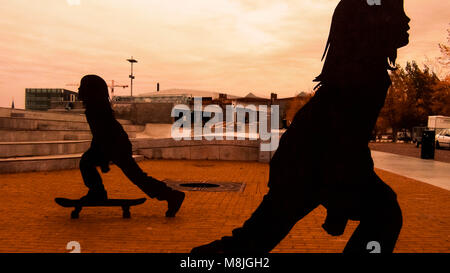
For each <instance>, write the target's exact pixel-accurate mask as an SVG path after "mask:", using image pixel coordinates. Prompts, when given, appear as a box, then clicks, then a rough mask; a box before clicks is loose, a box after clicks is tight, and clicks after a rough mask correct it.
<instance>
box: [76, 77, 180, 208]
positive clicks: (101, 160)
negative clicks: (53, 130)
mask: <svg viewBox="0 0 450 273" xmlns="http://www.w3.org/2000/svg"><path fill="white" fill-rule="evenodd" d="M78 95H79V98H80V100H82V101H83V104H84V105H85V106H86V119H87V121H88V123H89V127H90V128H91V132H92V143H91V147H90V148H89V150H88V151H86V152H85V153H84V154H83V156H82V157H81V161H80V171H81V174H82V177H83V180H84V183H85V185H86V186H87V187H88V188H89V192H88V193H87V195H86V196H84V197H82V198H81V199H82V200H89V201H90V200H105V199H107V193H106V191H105V188H104V186H103V183H102V178H101V177H100V174H99V173H98V171H97V168H96V167H97V166H100V167H101V170H102V172H103V173H106V172H108V171H109V163H110V162H111V161H112V162H113V163H114V164H116V165H117V166H118V167H119V168H120V169H122V171H123V173H124V174H125V175H126V176H127V177H128V178H129V179H130V180H131V181H132V182H133V183H134V184H135V185H136V186H138V187H139V188H140V189H141V190H142V191H143V192H145V193H146V194H147V195H148V196H149V197H151V198H156V199H158V200H166V201H167V203H168V210H167V212H166V216H167V217H174V216H175V214H176V213H177V211H178V210H179V209H180V207H181V204H182V203H183V200H184V197H185V194H184V193H183V192H180V191H176V190H173V189H171V188H170V187H168V186H167V185H166V184H165V183H163V182H161V181H158V180H156V179H155V178H153V177H151V176H147V174H146V173H144V172H143V171H142V169H141V168H140V167H139V165H138V164H137V163H136V162H135V160H134V159H133V157H132V146H131V142H130V141H129V139H128V135H127V133H126V132H125V131H124V129H123V127H122V125H121V124H120V123H119V122H118V121H117V120H116V119H115V118H114V112H113V110H112V108H111V104H110V102H109V95H108V86H107V84H106V82H105V81H104V80H103V79H102V78H100V77H99V76H96V75H87V76H84V77H83V78H82V79H81V83H80V88H79V93H78Z"/></svg>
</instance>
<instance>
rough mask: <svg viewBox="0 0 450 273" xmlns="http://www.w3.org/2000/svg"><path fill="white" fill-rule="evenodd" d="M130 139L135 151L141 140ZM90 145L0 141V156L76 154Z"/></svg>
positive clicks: (88, 141)
mask: <svg viewBox="0 0 450 273" xmlns="http://www.w3.org/2000/svg"><path fill="white" fill-rule="evenodd" d="M130 140H131V142H132V144H133V151H137V150H138V148H139V147H140V145H139V143H141V141H140V140H139V139H130ZM90 145H91V140H56V141H23V142H0V158H12V157H30V156H48V155H65V154H78V153H84V152H85V151H87V150H88V149H89V147H90Z"/></svg>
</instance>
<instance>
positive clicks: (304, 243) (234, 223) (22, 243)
mask: <svg viewBox="0 0 450 273" xmlns="http://www.w3.org/2000/svg"><path fill="white" fill-rule="evenodd" d="M139 164H140V165H141V166H142V168H143V169H144V170H146V171H147V172H148V173H151V174H152V175H153V176H155V177H156V178H159V179H171V180H182V179H184V180H186V181H213V182H214V181H217V182H223V181H228V182H245V183H246V187H245V190H244V191H243V192H241V193H239V192H192V191H188V192H186V193H187V198H186V201H185V203H184V206H183V207H182V209H181V210H180V212H179V214H178V215H177V217H175V218H173V219H167V218H166V217H164V212H165V210H166V203H165V202H160V201H157V200H153V199H152V200H148V201H147V202H146V203H145V204H143V205H140V206H137V207H132V209H131V214H132V218H131V219H122V212H121V209H120V208H84V209H83V211H82V212H81V214H80V219H77V220H72V219H70V211H71V209H67V208H62V207H59V206H57V205H56V204H55V203H54V201H53V199H54V198H55V197H68V198H77V197H80V196H82V195H83V194H84V193H85V192H86V189H85V187H84V185H83V183H82V180H81V176H80V174H79V171H78V170H66V171H55V172H39V173H22V174H7V175H0V190H1V192H2V197H1V198H0V215H1V217H0V252H2V253H4V252H67V250H66V249H65V248H66V244H67V243H68V242H69V241H78V242H79V243H80V244H81V251H82V252H86V253H87V252H151V253H157V252H162V253H167V252H189V251H190V249H191V248H192V247H195V246H198V245H200V244H204V243H207V242H210V241H212V240H215V239H218V238H220V237H222V236H224V235H230V234H231V231H232V230H233V229H234V228H236V227H239V226H240V225H241V224H242V223H243V222H244V221H245V220H246V219H247V218H248V217H249V216H250V215H251V213H252V212H253V210H254V209H255V208H256V207H257V206H258V204H259V202H260V201H261V200H262V197H263V195H264V194H265V193H266V191H267V187H266V183H267V179H268V170H269V169H268V165H267V164H262V163H251V162H218V161H216V162H214V161H208V162H207V163H205V162H204V161H145V162H140V163H139ZM196 165H198V166H196ZM202 165H203V167H201V166H202ZM205 165H206V167H205ZM209 165H213V166H209ZM377 172H378V173H379V175H380V176H381V177H382V178H383V179H384V180H385V181H386V182H387V183H388V184H389V185H391V187H392V188H393V189H394V190H395V191H396V192H397V194H398V197H399V202H400V205H401V207H402V209H403V216H404V227H403V230H402V232H401V234H400V238H399V241H398V244H397V247H396V252H408V253H412V252H434V253H436V252H446V253H448V252H450V238H449V235H450V213H449V210H448V207H449V205H450V192H449V191H446V190H443V189H440V188H437V187H434V186H431V185H428V184H424V183H421V182H418V181H414V180H411V179H408V178H404V177H401V176H398V175H394V174H391V173H388V172H385V171H377ZM104 180H105V185H106V187H107V190H108V193H109V196H110V197H111V198H137V197H144V194H143V193H142V192H140V191H139V189H137V188H136V187H135V186H134V185H133V184H131V182H129V181H128V180H127V179H126V178H125V176H124V175H123V174H122V173H121V172H120V171H119V170H118V169H117V168H116V167H112V170H111V172H110V173H108V174H106V175H104ZM325 212H326V211H325V209H324V208H323V207H319V208H317V209H316V210H315V211H313V212H312V213H311V214H309V215H308V216H307V217H305V218H304V219H303V220H301V221H300V222H299V223H298V224H297V225H296V226H295V227H294V228H293V229H292V231H291V233H290V234H289V235H288V236H287V237H286V238H285V239H284V240H283V241H282V242H281V243H280V244H279V245H278V246H277V248H276V249H274V250H273V252H285V253H286V252H289V253H291V252H300V253H304V252H316V253H317V252H341V251H342V250H343V248H344V246H345V244H346V241H347V240H348V238H349V237H350V236H351V234H352V232H353V230H354V229H355V228H356V225H357V222H350V223H349V225H348V227H347V229H346V231H345V234H344V235H343V236H341V237H331V236H329V235H327V234H326V233H325V232H324V231H323V230H322V229H321V224H322V223H323V221H324V219H325Z"/></svg>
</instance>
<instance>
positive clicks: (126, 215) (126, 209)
mask: <svg viewBox="0 0 450 273" xmlns="http://www.w3.org/2000/svg"><path fill="white" fill-rule="evenodd" d="M122 210H123V214H122V216H123V218H130V217H131V213H130V207H122Z"/></svg>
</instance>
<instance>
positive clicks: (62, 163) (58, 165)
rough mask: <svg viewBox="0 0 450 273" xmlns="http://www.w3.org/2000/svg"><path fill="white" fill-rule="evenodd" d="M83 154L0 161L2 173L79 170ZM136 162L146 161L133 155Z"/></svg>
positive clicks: (0, 171) (139, 156)
mask: <svg viewBox="0 0 450 273" xmlns="http://www.w3.org/2000/svg"><path fill="white" fill-rule="evenodd" d="M81 156H82V154H70V155H59V156H35V157H17V158H7V159H0V173H23V172H43V171H57V170H67V169H78V168H79V164H80V159H81ZM133 158H134V159H135V160H136V161H138V162H139V161H142V160H144V157H143V156H141V155H133Z"/></svg>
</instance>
